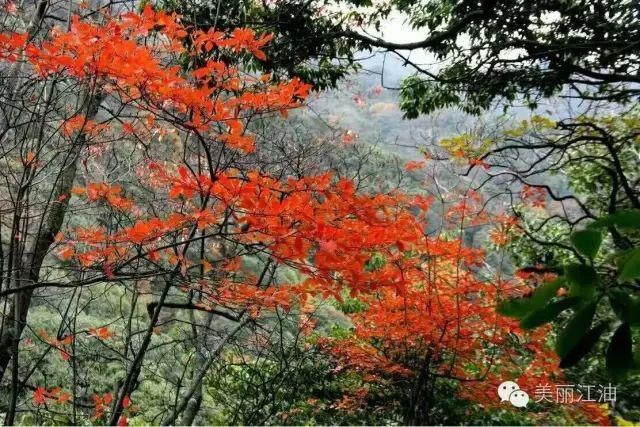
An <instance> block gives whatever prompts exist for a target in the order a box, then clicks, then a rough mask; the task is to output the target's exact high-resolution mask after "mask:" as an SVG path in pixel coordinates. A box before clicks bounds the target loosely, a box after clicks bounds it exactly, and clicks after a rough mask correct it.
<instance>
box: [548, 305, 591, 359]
mask: <svg viewBox="0 0 640 427" xmlns="http://www.w3.org/2000/svg"><path fill="white" fill-rule="evenodd" d="M597 305H598V303H597V302H595V301H594V302H592V303H589V304H587V305H586V306H584V307H583V308H581V309H580V310H578V311H577V312H576V314H574V316H573V317H572V318H571V320H569V322H568V323H567V326H565V327H564V329H563V330H562V331H560V333H559V334H558V339H557V341H556V353H558V356H560V357H561V358H562V357H564V356H566V355H567V353H569V351H571V350H572V349H573V348H574V347H575V346H576V345H577V344H578V343H579V342H580V340H581V339H582V338H583V337H584V336H585V335H586V334H587V332H589V329H590V328H591V322H592V321H593V316H594V315H595V313H596V307H597Z"/></svg>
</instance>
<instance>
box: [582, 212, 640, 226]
mask: <svg viewBox="0 0 640 427" xmlns="http://www.w3.org/2000/svg"><path fill="white" fill-rule="evenodd" d="M611 225H616V226H618V227H621V228H640V210H637V209H636V210H629V211H620V212H617V213H614V214H613V215H608V216H605V217H604V218H600V219H599V220H597V221H594V222H592V223H591V224H589V227H588V228H600V227H609V226H611Z"/></svg>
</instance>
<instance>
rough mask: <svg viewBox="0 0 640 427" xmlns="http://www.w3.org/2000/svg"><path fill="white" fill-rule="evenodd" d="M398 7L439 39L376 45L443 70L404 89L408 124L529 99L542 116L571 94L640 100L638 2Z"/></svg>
mask: <svg viewBox="0 0 640 427" xmlns="http://www.w3.org/2000/svg"><path fill="white" fill-rule="evenodd" d="M392 4H393V5H394V6H395V7H396V8H397V9H398V10H400V11H401V12H404V13H406V14H407V15H408V16H409V18H410V22H411V24H412V25H413V26H414V28H416V29H420V30H422V32H424V33H426V34H428V35H430V37H428V38H426V39H424V40H423V41H419V42H416V43H407V44H405V45H404V46H402V45H401V44H398V45H393V44H391V43H376V42H375V41H372V44H373V45H378V46H382V47H391V48H393V49H402V48H403V47H404V48H412V49H426V50H427V51H428V52H429V53H431V54H433V55H435V57H436V58H437V60H439V61H443V63H444V66H443V67H441V68H439V69H438V70H437V71H434V70H433V69H428V70H426V69H425V68H419V69H418V70H417V72H416V75H415V77H413V78H411V79H407V80H406V81H405V83H404V85H403V89H402V104H401V105H402V108H403V109H404V111H405V113H406V116H407V117H410V118H413V117H416V116H417V115H418V114H428V113H431V112H433V111H436V110H437V109H439V108H442V107H448V106H452V105H457V106H459V107H460V108H462V109H463V110H464V111H467V112H470V113H479V112H480V111H482V110H484V109H487V108H488V107H489V106H490V105H491V103H492V102H493V101H496V100H497V101H503V102H504V101H506V103H509V102H511V101H514V100H521V99H524V101H525V102H526V103H527V104H528V105H529V106H530V107H535V106H536V105H537V102H538V99H540V98H546V97H550V96H552V95H554V94H557V93H558V92H560V91H561V90H563V88H566V87H567V86H571V87H574V88H576V92H578V91H579V96H580V97H582V98H584V99H604V100H609V101H616V102H628V101H632V100H634V99H637V97H638V95H639V94H640V90H639V89H638V85H637V83H638V82H640V76H639V75H638V66H639V65H640V61H639V59H638V58H639V55H638V54H639V53H640V43H639V41H640V22H639V21H638V19H637V4H636V3H635V2H633V1H615V0H546V1H528V0H482V1H480V2H478V1H473V0H463V1H451V0H432V1H427V2H417V3H414V2H407V1H404V0H395V1H393V2H392ZM438 35H439V37H438ZM461 35H464V36H465V37H464V40H465V41H464V42H461V41H460V38H459V37H460V36H461Z"/></svg>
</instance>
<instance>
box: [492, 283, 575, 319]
mask: <svg viewBox="0 0 640 427" xmlns="http://www.w3.org/2000/svg"><path fill="white" fill-rule="evenodd" d="M563 284H564V278H562V277H560V278H558V279H556V280H552V281H551V282H546V283H544V284H542V285H540V286H538V287H537V288H536V289H535V290H534V291H533V292H532V293H531V295H530V296H529V297H525V298H511V299H507V300H504V301H502V302H501V303H500V304H498V313H500V314H502V315H503V316H508V317H515V318H517V319H521V318H523V317H524V316H526V315H527V314H529V313H531V312H532V311H535V310H538V309H539V308H540V307H542V306H543V305H545V304H546V303H547V302H548V301H549V300H550V299H551V298H553V297H554V296H555V295H556V294H557V292H558V289H560V287H561V286H562V285H563Z"/></svg>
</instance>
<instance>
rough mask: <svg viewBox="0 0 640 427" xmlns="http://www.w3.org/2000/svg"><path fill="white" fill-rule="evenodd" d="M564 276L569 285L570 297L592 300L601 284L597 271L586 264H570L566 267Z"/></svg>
mask: <svg viewBox="0 0 640 427" xmlns="http://www.w3.org/2000/svg"><path fill="white" fill-rule="evenodd" d="M564 275H565V278H566V280H567V283H568V284H569V295H570V296H575V297H581V298H585V299H591V298H593V296H594V295H595V290H596V286H597V285H598V283H599V282H600V279H599V277H598V273H597V272H596V270H595V269H594V268H593V267H591V266H588V265H585V264H569V265H567V266H565V267H564Z"/></svg>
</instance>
